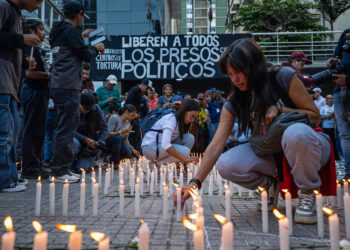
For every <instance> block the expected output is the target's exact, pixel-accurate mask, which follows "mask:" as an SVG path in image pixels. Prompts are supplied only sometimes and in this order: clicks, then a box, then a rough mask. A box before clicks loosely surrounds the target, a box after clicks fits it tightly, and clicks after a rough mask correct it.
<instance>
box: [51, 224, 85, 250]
mask: <svg viewBox="0 0 350 250" xmlns="http://www.w3.org/2000/svg"><path fill="white" fill-rule="evenodd" d="M56 227H57V228H58V229H60V230H62V231H65V232H69V233H70V235H69V242H68V249H69V250H81V242H82V238H83V234H82V232H81V231H77V226H76V225H64V224H56Z"/></svg>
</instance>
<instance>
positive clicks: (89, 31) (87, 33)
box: [81, 29, 93, 38]
mask: <svg viewBox="0 0 350 250" xmlns="http://www.w3.org/2000/svg"><path fill="white" fill-rule="evenodd" d="M91 31H93V29H86V30H84V32H83V33H81V35H82V36H83V38H88V37H89V35H90V33H91Z"/></svg>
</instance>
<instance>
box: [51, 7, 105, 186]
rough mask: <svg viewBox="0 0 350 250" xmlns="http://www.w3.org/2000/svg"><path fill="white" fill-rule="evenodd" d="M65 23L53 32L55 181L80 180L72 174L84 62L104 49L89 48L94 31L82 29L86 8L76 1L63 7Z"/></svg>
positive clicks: (59, 24)
mask: <svg viewBox="0 0 350 250" xmlns="http://www.w3.org/2000/svg"><path fill="white" fill-rule="evenodd" d="M63 12H64V16H65V20H63V21H59V22H56V23H55V24H54V25H53V27H52V29H51V32H50V37H49V41H50V45H51V51H52V52H53V69H52V74H51V78H50V85H51V93H52V98H53V101H54V104H55V108H56V114H57V116H56V121H57V122H56V129H55V132H54V140H53V141H54V144H53V158H52V166H51V171H52V175H54V176H55V181H56V182H65V181H66V180H67V181H68V182H70V183H75V182H79V181H80V177H79V176H77V175H74V174H73V173H71V172H70V170H69V169H70V168H71V167H72V164H73V160H74V155H73V136H74V132H75V131H76V129H77V128H78V125H79V118H80V90H81V75H82V66H83V61H84V62H90V61H92V60H93V59H95V57H96V56H97V55H98V53H99V51H103V50H104V45H103V44H102V43H99V44H96V45H95V46H94V47H92V46H86V45H85V43H84V40H83V38H84V37H88V36H89V34H90V32H91V31H92V30H86V31H84V32H83V33H81V31H80V27H81V25H82V22H83V20H84V8H83V6H82V5H81V4H80V3H79V2H76V1H68V2H66V3H65V5H64V7H63Z"/></svg>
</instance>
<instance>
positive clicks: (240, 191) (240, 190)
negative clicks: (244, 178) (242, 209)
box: [238, 186, 243, 197]
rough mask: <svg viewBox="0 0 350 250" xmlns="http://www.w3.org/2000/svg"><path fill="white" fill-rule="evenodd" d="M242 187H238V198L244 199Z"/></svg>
mask: <svg viewBox="0 0 350 250" xmlns="http://www.w3.org/2000/svg"><path fill="white" fill-rule="evenodd" d="M242 191H243V190H242V187H241V186H238V196H239V197H242Z"/></svg>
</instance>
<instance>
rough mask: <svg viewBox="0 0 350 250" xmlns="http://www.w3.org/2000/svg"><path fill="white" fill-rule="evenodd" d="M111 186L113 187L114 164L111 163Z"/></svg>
mask: <svg viewBox="0 0 350 250" xmlns="http://www.w3.org/2000/svg"><path fill="white" fill-rule="evenodd" d="M111 170H112V172H111V186H113V181H114V163H113V162H112V167H111Z"/></svg>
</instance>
